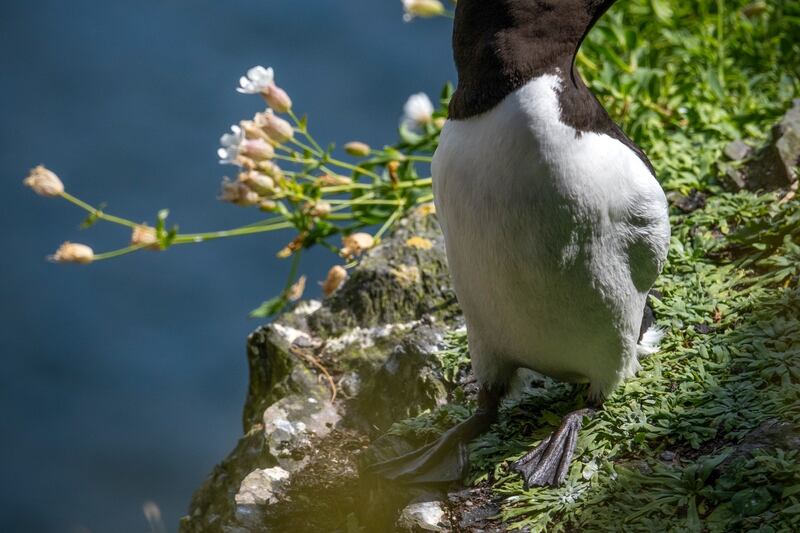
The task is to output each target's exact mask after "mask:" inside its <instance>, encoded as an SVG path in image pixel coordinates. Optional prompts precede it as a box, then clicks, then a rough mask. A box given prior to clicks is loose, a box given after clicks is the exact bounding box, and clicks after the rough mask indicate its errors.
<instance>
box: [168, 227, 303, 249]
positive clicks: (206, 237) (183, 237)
mask: <svg viewBox="0 0 800 533" xmlns="http://www.w3.org/2000/svg"><path fill="white" fill-rule="evenodd" d="M292 227H294V225H293V224H292V223H291V222H288V221H284V222H275V223H273V224H260V225H257V226H255V225H251V226H243V227H240V228H234V229H230V230H223V231H211V232H207V233H184V234H178V235H176V236H175V240H173V241H172V242H173V244H194V243H198V242H204V241H211V240H214V239H224V238H227V237H240V236H242V235H253V234H256V233H265V232H268V231H275V230H279V229H288V228H292Z"/></svg>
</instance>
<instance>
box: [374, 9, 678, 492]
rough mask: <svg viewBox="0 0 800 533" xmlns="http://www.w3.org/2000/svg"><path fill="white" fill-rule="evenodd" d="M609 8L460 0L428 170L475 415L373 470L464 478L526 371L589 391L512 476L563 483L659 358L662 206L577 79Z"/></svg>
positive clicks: (401, 476)
mask: <svg viewBox="0 0 800 533" xmlns="http://www.w3.org/2000/svg"><path fill="white" fill-rule="evenodd" d="M614 2H615V0H459V2H458V6H457V8H456V15H455V27H454V34H453V49H454V56H455V61H456V66H457V68H458V76H459V77H458V88H457V90H456V92H455V94H454V95H453V98H452V101H451V103H450V117H449V120H448V121H447V123H446V124H445V126H444V128H443V130H442V134H441V139H440V144H439V148H438V149H437V151H436V154H435V157H434V161H433V167H432V172H433V184H434V194H435V201H436V212H437V215H438V217H439V220H440V222H441V225H442V229H443V231H444V236H445V244H446V249H447V258H448V262H449V266H450V271H451V274H452V278H453V283H454V286H455V291H456V294H457V296H458V301H459V303H460V305H461V308H462V309H463V311H464V316H465V319H466V324H467V336H468V340H469V351H470V355H471V358H472V368H473V371H474V373H475V376H476V378H477V380H478V382H479V384H480V386H481V390H480V394H479V400H478V402H479V405H478V409H477V410H476V412H475V414H474V415H473V416H472V417H471V418H469V419H468V420H466V421H465V422H462V423H461V424H459V425H457V426H455V427H454V428H452V429H450V430H449V431H448V432H446V433H445V434H444V435H443V436H442V437H441V438H440V439H439V440H438V441H436V442H434V443H432V444H430V445H428V446H426V447H425V448H422V449H420V450H417V451H415V452H412V453H410V454H408V455H405V456H402V457H399V458H397V459H394V460H391V461H388V462H386V463H382V464H378V465H374V470H375V471H377V472H378V473H380V474H381V475H383V476H384V477H387V478H390V479H397V480H402V481H406V482H427V481H450V480H457V479H459V478H460V476H461V475H462V474H463V471H464V467H465V466H466V460H465V457H464V455H465V452H464V450H465V446H464V444H465V443H466V442H468V441H469V440H471V439H472V438H474V437H475V436H477V435H479V434H480V433H482V432H484V431H485V430H486V429H487V428H488V426H489V425H490V424H491V423H493V422H494V421H495V420H496V419H497V411H498V406H499V402H500V399H501V398H502V396H503V394H504V393H505V391H506V390H507V386H508V384H509V380H510V379H511V377H512V374H513V373H515V372H516V370H517V369H518V368H528V369H531V370H534V371H536V372H539V373H541V374H544V375H547V376H551V377H553V378H556V379H558V380H562V381H565V382H572V383H588V384H589V391H588V405H589V406H590V407H588V408H586V409H581V410H579V411H575V412H573V413H569V414H567V415H566V416H565V417H564V419H563V421H562V424H561V426H560V427H559V428H558V429H557V430H556V431H555V432H554V433H553V434H552V435H551V436H550V437H548V438H547V439H545V440H544V441H543V442H542V443H541V444H540V445H539V446H538V447H537V448H535V449H534V450H533V451H532V452H530V453H529V454H528V455H526V456H525V457H523V458H522V459H521V460H520V461H518V462H517V463H515V464H514V465H513V468H514V469H515V470H516V471H517V472H519V473H520V474H521V475H522V477H523V479H524V481H525V483H526V485H528V486H532V485H555V484H558V483H560V482H562V481H563V480H564V479H565V477H566V474H567V471H568V470H569V464H570V461H571V458H572V455H573V452H574V448H575V443H576V440H577V436H578V431H579V430H580V427H581V423H582V420H583V417H584V416H585V415H587V414H590V413H591V412H592V408H593V407H599V406H600V405H601V404H602V401H603V399H604V398H605V397H607V396H608V395H609V394H610V393H611V392H612V391H613V390H614V388H615V387H617V385H619V384H620V383H621V382H622V381H623V380H625V379H626V378H629V377H632V376H634V375H635V374H636V372H637V371H638V369H639V361H638V357H639V356H640V355H641V354H642V353H647V352H649V353H652V352H653V351H655V349H656V347H657V345H658V341H659V340H660V334H659V333H658V331H657V330H655V329H650V330H647V331H645V332H642V331H641V330H642V329H644V328H643V327H642V317H643V312H644V310H645V305H646V299H647V295H648V292H649V291H650V289H651V287H652V285H653V283H654V281H655V279H656V277H657V276H658V275H659V273H660V272H661V269H662V267H663V265H664V262H665V260H666V257H667V249H668V246H669V238H670V229H669V219H668V215H667V202H666V198H665V196H664V192H663V190H662V189H661V187H660V185H659V183H658V181H656V178H655V176H654V172H653V167H652V165H651V164H650V162H649V161H648V159H647V157H646V156H645V154H644V153H643V152H642V150H641V149H640V148H639V147H637V146H636V145H635V144H634V143H633V142H632V141H631V140H630V139H628V138H627V137H626V136H625V134H624V133H623V132H622V130H621V129H620V128H619V127H618V126H617V125H616V124H615V123H614V122H613V121H612V120H611V118H610V117H609V116H608V114H607V113H606V111H605V110H604V109H603V107H602V105H601V104H600V102H599V101H598V100H597V98H595V96H594V95H593V94H592V93H591V91H590V90H589V89H588V88H587V87H586V85H585V84H584V82H583V81H582V80H581V77H580V75H579V73H578V71H577V69H576V68H575V56H576V54H577V52H578V49H579V47H580V44H581V42H582V41H583V39H584V37H585V36H586V34H587V33H588V32H589V30H590V29H591V28H592V26H593V25H594V23H595V22H596V21H597V20H598V19H599V18H600V16H601V15H602V14H603V13H605V12H606V10H607V9H608V8H609V7H610V6H611V5H612V4H613V3H614Z"/></svg>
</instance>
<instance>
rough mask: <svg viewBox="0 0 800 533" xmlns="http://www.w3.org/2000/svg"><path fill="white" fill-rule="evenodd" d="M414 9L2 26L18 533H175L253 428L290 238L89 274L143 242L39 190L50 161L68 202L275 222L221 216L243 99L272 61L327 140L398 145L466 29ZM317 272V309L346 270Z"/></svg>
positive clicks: (320, 259)
mask: <svg viewBox="0 0 800 533" xmlns="http://www.w3.org/2000/svg"><path fill="white" fill-rule="evenodd" d="M401 17H402V8H401V4H400V1H399V0H260V1H254V0H249V1H246V0H225V1H222V0H218V1H211V0H136V1H133V0H129V1H121V0H70V1H65V0H58V1H57V0H39V1H22V0H17V1H10V2H4V3H3V9H2V12H1V13H0V170H1V171H2V197H0V223H1V225H0V227H2V244H1V245H0V254H2V259H0V269H2V276H1V277H0V280H2V281H0V306H1V307H0V310H1V312H2V316H1V317H0V318H2V323H1V325H0V355H1V356H2V367H1V368H0V424H2V432H1V433H0V531H3V532H9V533H13V532H22V533H36V532H51V531H52V532H75V533H77V532H87V531H90V532H95V533H102V532H112V533H126V532H137V533H140V532H143V531H148V530H149V526H148V524H147V522H146V521H145V518H144V516H143V514H142V505H143V504H144V503H145V502H146V501H153V502H156V503H157V504H158V506H159V507H160V509H161V512H162V513H163V517H164V522H165V524H166V525H167V528H168V530H175V529H176V525H177V521H178V519H179V517H180V516H182V515H183V514H184V513H185V511H186V508H187V504H188V502H189V498H190V496H191V494H192V492H193V490H194V489H195V488H197V487H198V486H199V484H200V483H201V482H202V481H203V479H204V477H205V476H206V474H207V473H208V472H209V471H210V469H211V468H212V467H213V466H214V464H215V463H216V462H217V461H219V460H220V459H222V458H223V457H224V456H225V455H226V454H227V452H228V451H229V450H230V449H231V448H232V447H233V445H234V444H235V442H236V440H237V438H238V436H239V435H240V432H241V427H240V412H241V408H242V403H243V399H244V395H245V389H246V385H247V374H246V359H245V349H244V345H245V338H246V336H247V334H248V333H249V332H250V331H251V330H253V329H254V328H256V327H257V326H258V325H259V323H258V321H256V320H253V319H248V318H247V312H248V311H249V310H250V309H252V308H253V307H255V306H257V305H258V304H259V303H260V302H261V301H262V300H264V299H266V298H267V297H269V296H272V295H274V294H275V293H276V292H277V291H278V290H279V289H280V287H281V286H282V284H283V283H284V279H285V276H286V272H287V269H288V264H286V263H285V262H282V261H279V260H277V259H275V251H276V250H277V249H279V248H280V247H281V246H282V245H283V244H284V243H285V242H286V241H288V240H290V239H291V237H292V235H291V234H289V233H282V234H274V235H267V236H264V235H261V236H251V237H244V238H239V239H234V240H227V241H218V242H212V243H205V244H202V245H197V246H186V247H180V248H176V249H172V250H170V251H168V252H165V253H155V252H148V253H138V254H134V255H131V256H127V257H124V258H120V259H116V260H113V261H107V262H101V263H97V264H94V265H89V266H83V267H79V266H72V265H54V264H50V263H48V262H46V261H45V256H46V255H47V254H49V253H52V252H53V251H54V250H55V248H56V247H57V246H58V245H59V244H60V243H61V242H62V241H65V240H72V241H77V242H85V243H87V244H90V245H92V246H93V247H94V248H95V249H96V250H108V249H112V248H115V247H118V246H119V245H121V244H124V243H125V242H126V241H127V239H128V238H129V235H128V233H127V231H125V230H124V229H121V228H118V227H114V226H109V225H106V224H100V225H97V226H95V227H94V228H92V229H90V230H81V229H80V228H79V226H80V222H81V221H82V220H83V218H84V217H83V214H82V213H81V212H80V211H78V210H77V209H76V208H73V207H72V206H70V205H69V204H67V203H66V202H64V201H61V200H53V199H46V198H42V197H38V196H36V195H34V194H33V193H32V192H31V191H29V190H27V189H25V188H24V187H23V186H22V183H21V182H22V179H23V178H24V177H25V175H26V174H27V171H28V169H30V168H31V167H33V166H35V165H37V164H39V163H44V164H46V165H47V166H48V167H50V168H52V169H53V170H54V171H56V172H57V173H58V174H59V175H60V176H61V177H62V179H63V180H64V182H65V183H66V185H67V188H68V190H69V191H70V192H72V193H74V194H76V195H78V196H80V197H81V198H83V199H85V200H87V201H90V202H93V203H95V204H106V205H107V210H108V211H110V212H114V213H118V214H120V215H123V216H126V217H128V218H131V219H134V220H137V221H152V220H153V218H154V216H155V212H156V211H157V210H158V209H160V208H164V207H169V208H170V213H171V214H170V220H171V221H172V222H175V223H178V224H180V226H181V229H182V230H184V231H202V230H207V229H209V230H210V229H223V228H229V227H234V226H236V225H240V224H244V223H249V222H252V221H254V220H256V218H255V217H257V216H258V214H257V213H256V212H253V211H247V210H241V209H239V208H236V207H233V206H229V205H226V204H222V203H220V202H218V201H217V200H216V195H217V192H218V187H219V182H220V179H221V177H222V176H223V175H224V173H225V172H228V173H230V172H231V171H230V169H228V168H224V167H220V166H219V164H218V163H217V158H216V154H215V151H216V148H217V146H218V139H219V136H220V134H222V133H223V132H225V131H226V130H227V128H228V127H229V125H230V124H232V123H235V122H237V121H238V120H240V119H242V118H247V117H249V116H250V115H252V113H253V112H254V111H257V110H258V109H259V105H260V101H259V100H258V98H257V97H247V96H242V95H239V94H237V93H236V92H235V90H234V89H235V87H236V85H237V80H238V77H239V76H240V75H241V74H242V73H243V72H244V71H245V70H246V69H247V68H248V67H250V66H253V65H256V64H264V65H271V66H273V67H274V68H275V70H276V76H277V81H278V83H279V84H280V85H281V86H283V87H284V88H285V89H286V90H288V91H289V93H290V94H291V95H292V97H293V99H294V102H295V109H296V110H297V111H300V112H304V113H308V114H309V116H310V118H311V128H312V130H313V131H314V132H315V134H316V136H317V138H318V139H319V140H321V141H325V142H327V141H339V142H344V141H348V140H352V139H358V140H363V141H366V142H369V143H372V144H374V145H382V144H386V143H392V142H393V141H394V140H395V138H396V129H397V125H398V121H399V117H400V115H401V113H402V105H403V103H404V102H405V100H406V98H407V97H408V95H409V94H411V93H414V92H418V91H426V92H428V94H430V95H431V96H432V97H433V96H436V95H438V92H439V89H440V87H441V85H442V83H443V82H444V81H446V80H447V79H451V80H452V79H453V78H454V72H453V69H452V66H451V59H450V46H449V39H450V37H449V31H450V30H449V22H448V21H447V20H444V19H441V20H436V21H416V22H414V23H412V24H405V23H403V22H402V18H401ZM334 260H335V258H333V257H332V256H331V255H330V254H329V253H328V252H324V251H319V252H317V253H313V254H309V255H308V256H306V257H305V259H304V264H303V270H304V271H305V272H306V273H307V274H309V279H310V280H311V282H310V283H309V288H310V292H311V294H312V295H313V294H314V293H315V292H318V289H317V288H316V283H314V282H313V281H315V280H318V279H321V278H322V277H323V274H324V272H325V271H327V268H328V267H329V266H330V265H331V264H332V263H333V261H334Z"/></svg>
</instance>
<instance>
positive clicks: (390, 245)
mask: <svg viewBox="0 0 800 533" xmlns="http://www.w3.org/2000/svg"><path fill="white" fill-rule="evenodd" d="M460 320H461V318H460V314H459V311H458V308H457V306H456V305H455V296H454V293H453V290H452V287H451V286H450V282H449V275H448V273H447V269H446V260H445V254H444V243H443V238H442V235H441V231H440V229H439V227H438V224H437V222H436V219H435V217H434V216H432V215H430V214H429V211H427V212H426V211H425V210H419V211H417V212H416V213H412V214H411V215H410V216H409V217H408V218H407V219H405V220H403V221H401V222H400V223H399V227H398V228H397V230H396V231H395V232H394V233H393V234H392V235H391V236H390V237H389V238H387V239H385V240H384V241H383V242H381V243H380V244H379V245H378V246H376V247H375V248H373V249H371V250H369V251H368V252H367V253H366V254H365V255H364V256H363V258H362V260H361V263H360V264H359V266H358V267H357V268H356V269H355V270H354V271H353V273H352V275H351V276H350V277H349V279H348V280H347V281H346V282H345V283H344V284H343V285H342V287H340V288H339V290H337V291H336V292H335V293H334V294H333V295H331V296H330V297H328V298H326V299H324V300H323V301H322V302H316V301H310V302H300V303H298V304H297V306H296V307H295V308H294V310H292V311H289V312H287V313H284V314H283V315H281V316H280V317H278V318H277V319H276V320H275V321H274V322H273V323H272V324H269V325H265V326H263V327H260V328H258V329H257V330H256V331H255V332H253V333H252V334H251V335H250V337H249V338H248V342H247V358H248V365H249V371H250V383H249V387H248V392H247V398H246V401H245V406H244V412H243V417H242V418H243V427H244V432H245V435H244V436H243V437H242V439H241V440H240V441H239V443H238V444H237V446H236V448H235V449H234V450H233V451H232V452H231V453H230V455H229V456H228V457H227V458H226V459H225V460H224V461H223V462H222V463H220V464H219V465H218V466H217V467H215V469H214V470H213V471H212V473H211V474H210V475H209V477H208V479H207V480H206V481H205V482H204V483H203V485H202V486H201V487H200V488H199V489H198V490H197V492H196V493H195V494H194V496H193V498H192V502H191V505H190V509H189V514H188V515H187V516H186V517H184V518H183V519H182V521H181V528H180V530H181V531H182V532H184V533H189V532H191V533H194V532H203V533H206V532H212V533H213V532H223V533H238V532H240V531H241V532H244V531H309V532H314V531H334V530H341V531H346V530H352V529H353V528H354V527H362V526H364V525H366V529H364V528H362V530H379V531H390V530H391V529H392V527H393V526H394V524H395V521H396V518H397V513H398V512H399V511H400V509H402V508H403V507H404V506H405V504H406V503H407V502H408V501H409V500H411V499H413V498H416V497H417V496H419V495H420V492H421V491H420V490H418V489H417V490H411V491H409V490H405V489H402V490H400V489H398V490H387V489H386V488H385V487H381V488H380V489H379V490H374V487H370V486H369V485H368V483H367V484H365V483H366V482H362V477H363V476H359V461H361V460H362V459H361V457H362V456H363V455H364V454H363V452H364V451H366V448H367V445H368V444H369V443H370V442H372V441H374V440H375V439H376V437H378V436H380V435H381V434H383V432H384V431H385V430H386V429H387V428H388V427H389V426H390V425H391V424H392V423H393V422H396V421H399V420H402V419H404V418H408V417H413V416H416V415H418V414H419V413H420V412H422V411H423V410H425V409H433V408H435V407H437V406H439V405H441V404H443V403H445V402H446V401H447V398H448V394H449V393H450V391H449V390H448V385H446V384H445V381H444V379H443V378H442V376H441V371H440V364H439V362H438V359H437V358H436V357H435V354H436V352H437V350H438V349H439V346H440V344H441V343H442V341H443V339H444V336H445V333H446V332H447V331H449V330H452V329H454V327H455V324H456V323H460ZM449 386H450V387H452V385H449ZM390 445H391V446H394V445H395V443H394V442H393V441H391V442H390ZM397 445H398V446H406V447H408V446H411V444H409V443H405V442H402V441H398V443H397ZM396 451H397V450H389V452H391V453H393V454H394V453H395V452H396ZM404 451H407V449H405V450H404ZM389 452H387V453H389ZM423 515H424V516H429V515H428V514H425V513H423ZM421 516H422V515H421ZM434 523H435V522H434ZM439 530H442V529H439ZM426 531H437V529H433V530H431V529H428V530H426Z"/></svg>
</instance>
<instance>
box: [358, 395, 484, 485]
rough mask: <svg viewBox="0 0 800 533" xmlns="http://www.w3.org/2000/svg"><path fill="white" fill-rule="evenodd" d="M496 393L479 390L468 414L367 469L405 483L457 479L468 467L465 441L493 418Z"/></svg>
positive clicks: (481, 429) (412, 483) (475, 435)
mask: <svg viewBox="0 0 800 533" xmlns="http://www.w3.org/2000/svg"><path fill="white" fill-rule="evenodd" d="M498 403H499V396H496V395H492V394H490V393H487V392H485V391H483V390H482V391H481V397H480V399H479V407H478V409H477V410H476V411H475V414H473V415H472V416H471V417H470V418H468V419H466V420H465V421H463V422H461V423H460V424H457V425H456V426H454V427H452V428H451V429H449V430H448V431H446V432H445V433H444V434H443V435H442V436H441V437H439V439H437V440H436V441H434V442H432V443H430V444H428V445H426V446H423V447H422V448H419V449H417V450H414V451H412V452H410V453H407V454H405V455H401V456H399V457H395V458H393V459H389V460H388V461H383V462H380V463H374V464H372V465H370V466H369V467H368V471H369V472H370V473H372V474H374V475H377V476H379V477H381V478H383V479H388V480H391V481H396V482H398V483H402V484H405V485H417V484H430V483H452V482H455V481H461V480H462V479H463V478H464V477H465V475H466V473H467V470H468V468H469V452H468V450H467V444H469V442H470V441H471V440H472V439H474V438H475V437H477V436H478V435H480V434H481V433H483V432H485V431H486V430H487V429H489V426H491V425H492V423H493V422H494V421H495V420H496V419H497V409H498Z"/></svg>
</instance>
